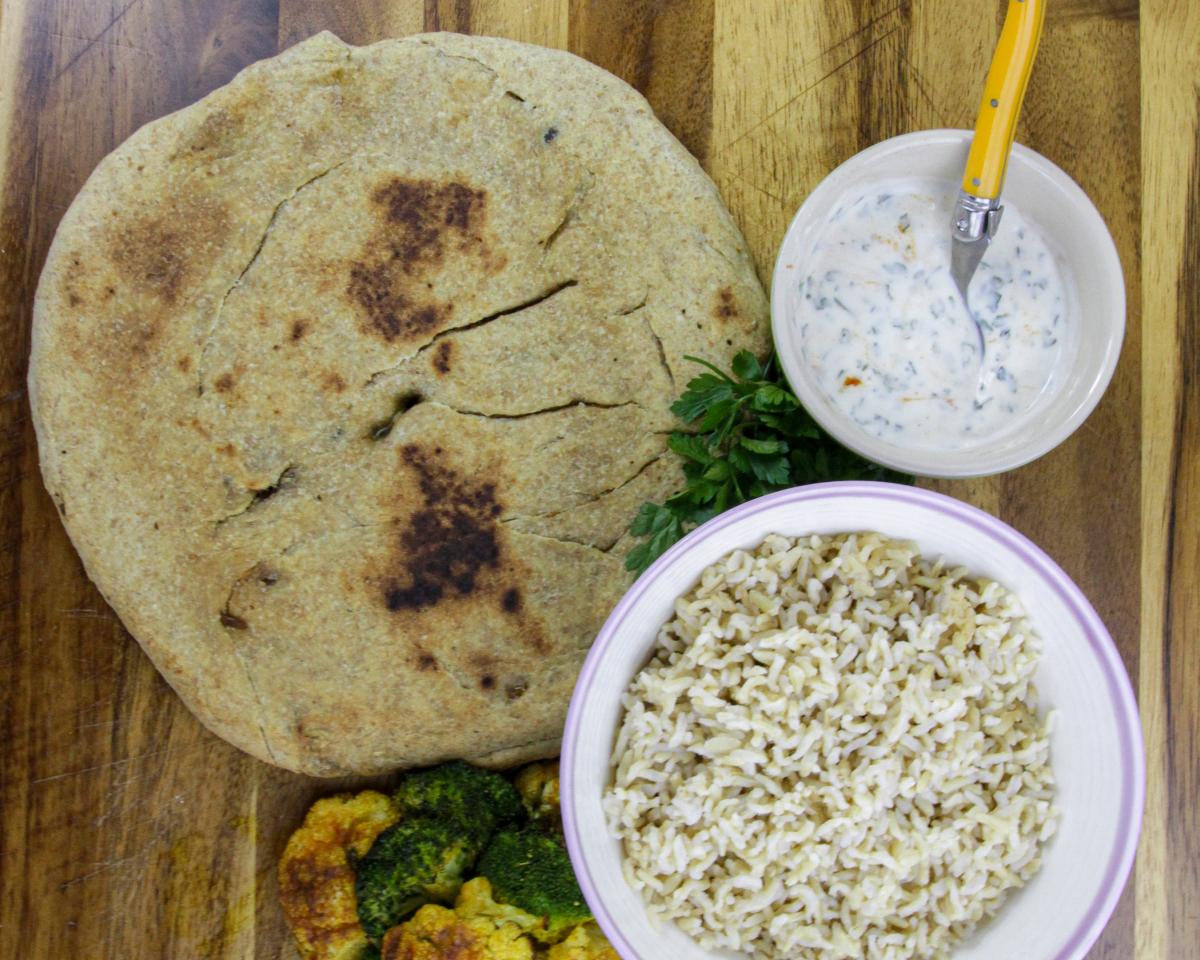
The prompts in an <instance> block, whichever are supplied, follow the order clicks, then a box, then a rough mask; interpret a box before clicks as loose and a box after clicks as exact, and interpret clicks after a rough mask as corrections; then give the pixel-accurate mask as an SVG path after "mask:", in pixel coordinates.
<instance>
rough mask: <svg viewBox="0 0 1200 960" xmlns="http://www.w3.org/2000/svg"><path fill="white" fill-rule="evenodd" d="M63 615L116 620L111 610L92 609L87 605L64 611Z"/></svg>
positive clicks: (87, 618)
mask: <svg viewBox="0 0 1200 960" xmlns="http://www.w3.org/2000/svg"><path fill="white" fill-rule="evenodd" d="M63 616H66V617H74V618H76V619H80V620H116V619H117V618H116V616H115V615H114V614H113V612H112V611H111V610H92V609H88V608H86V607H74V608H71V609H69V610H64V611H63Z"/></svg>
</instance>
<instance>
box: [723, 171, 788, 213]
mask: <svg viewBox="0 0 1200 960" xmlns="http://www.w3.org/2000/svg"><path fill="white" fill-rule="evenodd" d="M729 175H730V176H731V177H733V179H735V180H737V181H738V182H739V183H744V184H745V185H746V186H747V187H750V189H752V190H757V191H758V192H759V193H761V194H763V195H765V196H768V197H770V198H771V199H772V200H774V201H775V202H776V203H781V204H783V205H784V206H785V207H789V208H790V207H791V206H792V204H791V202H790V201H788V200H787V199H786V198H784V197H781V196H779V194H777V193H772V192H771V191H770V190H767V189H766V188H765V187H760V186H759V185H758V184H757V183H755V182H754V181H753V180H749V179H747V178H746V177H745V176H743V175H742V174H740V173H738V172H737V171H736V170H730V171H729Z"/></svg>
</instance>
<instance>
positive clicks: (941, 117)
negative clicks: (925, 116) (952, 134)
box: [900, 53, 954, 127]
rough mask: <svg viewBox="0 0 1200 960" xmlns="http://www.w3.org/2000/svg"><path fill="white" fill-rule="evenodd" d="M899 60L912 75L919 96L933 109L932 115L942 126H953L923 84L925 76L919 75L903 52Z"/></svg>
mask: <svg viewBox="0 0 1200 960" xmlns="http://www.w3.org/2000/svg"><path fill="white" fill-rule="evenodd" d="M900 61H901V62H902V63H903V64H904V65H905V66H906V67H908V71H909V74H910V75H911V76H912V79H913V84H914V85H915V86H916V88H917V92H918V93H919V94H921V96H922V97H923V98H924V99H925V102H926V103H927V104H929V106H930V108H931V109H932V110H933V115H934V116H935V117H937V118H938V122H939V123H941V125H942V126H943V127H953V126H954V124H953V123H951V122H950V121H949V120H948V119H947V118H946V114H945V113H944V112H943V111H942V108H941V107H939V106H938V104H937V101H936V100H934V99H933V96H932V95H931V94H930V93H929V89H928V88H927V87H926V85H925V78H924V77H922V76H921V72H920V71H919V70H918V69H917V68H916V67H915V66H914V65H913V62H912V61H911V60H910V59H908V57H907V56H906V55H905V54H903V53H901V54H900Z"/></svg>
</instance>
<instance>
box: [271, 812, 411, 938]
mask: <svg viewBox="0 0 1200 960" xmlns="http://www.w3.org/2000/svg"><path fill="white" fill-rule="evenodd" d="M399 818H400V814H399V811H398V810H397V809H396V806H395V804H394V803H393V802H392V800H391V799H390V798H389V797H387V796H385V795H384V794H382V793H376V792H375V791H373V790H367V791H364V792H362V793H359V794H357V795H355V796H350V795H347V794H343V795H340V796H335V797H326V798H325V799H323V800H318V801H317V802H316V803H314V804H313V805H312V807H311V808H310V809H309V811H308V815H307V816H306V817H305V818H304V825H303V826H301V827H300V829H298V830H297V831H296V832H295V833H293V834H292V836H291V839H289V840H288V843H287V847H286V848H285V849H284V851H283V857H282V858H281V859H280V861H279V900H280V903H281V904H282V906H283V912H284V914H285V915H286V916H287V920H288V924H289V925H290V926H291V928H292V933H293V934H294V935H295V938H296V947H297V949H298V950H299V951H300V955H301V956H302V957H303V958H305V960H358V958H359V957H361V956H362V955H363V953H364V952H366V950H367V936H366V934H365V933H364V932H363V928H362V924H360V923H359V920H358V909H357V904H356V901H355V897H354V869H353V867H351V865H350V860H349V857H348V852H349V854H351V855H353V856H355V857H361V856H363V854H365V853H366V852H367V850H368V849H369V848H370V846H371V844H372V843H373V842H374V840H375V838H376V837H377V836H378V835H379V834H380V833H382V832H383V831H384V830H386V829H387V828H388V827H390V826H391V825H392V824H393V823H395V822H396V821H397V820H398V819H399Z"/></svg>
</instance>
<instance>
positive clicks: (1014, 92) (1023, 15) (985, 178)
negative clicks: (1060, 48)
mask: <svg viewBox="0 0 1200 960" xmlns="http://www.w3.org/2000/svg"><path fill="white" fill-rule="evenodd" d="M1045 15H1046V6H1045V3H1044V0H1009V3H1008V12H1007V13H1006V14H1005V15H1004V27H1003V28H1002V29H1001V31H1000V40H999V42H998V43H997V44H996V52H995V53H994V54H992V65H991V67H990V68H989V69H988V75H987V81H986V82H985V83H984V87H983V102H982V104H981V105H980V108H979V118H978V119H977V120H976V121H975V136H974V137H973V138H972V140H971V150H970V152H969V153H968V154H967V167H966V170H965V171H964V172H963V180H962V192H961V193H959V195H958V203H956V204H955V206H954V219H953V221H952V223H951V237H952V243H951V251H952V252H951V256H950V273H951V275H952V276H953V277H954V282H955V284H957V286H958V292H959V293H960V294H962V299H963V304H964V305H966V307H967V312H968V313H969V314H971V319H972V320H973V321H974V322H975V328H976V330H977V331H978V333H979V356H980V358H982V357H983V349H984V340H983V329H982V328H981V327H980V326H979V321H978V319H976V317H975V314H974V313H973V312H972V311H971V307H970V304H969V303H968V301H967V288H968V287H969V286H970V284H971V277H973V276H974V275H975V270H976V268H977V267H978V266H979V261H980V260H982V259H983V254H984V251H985V250H987V246H988V243H989V242H991V239H992V237H994V236H995V235H996V229H997V227H999V226H1000V214H1001V213H1003V211H1004V208H1003V207H1002V206H1001V205H1000V191H1001V189H1003V187H1004V171H1005V169H1006V168H1007V167H1008V154H1009V151H1010V150H1011V149H1012V142H1013V138H1014V137H1015V136H1016V132H1017V118H1018V117H1019V116H1020V114H1021V102H1022V101H1023V100H1024V99H1025V88H1026V87H1027V86H1028V84H1029V74H1030V71H1031V70H1032V69H1033V58H1034V57H1035V56H1036V55H1037V48H1038V40H1040V39H1041V36H1042V20H1043V19H1044V18H1045Z"/></svg>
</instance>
